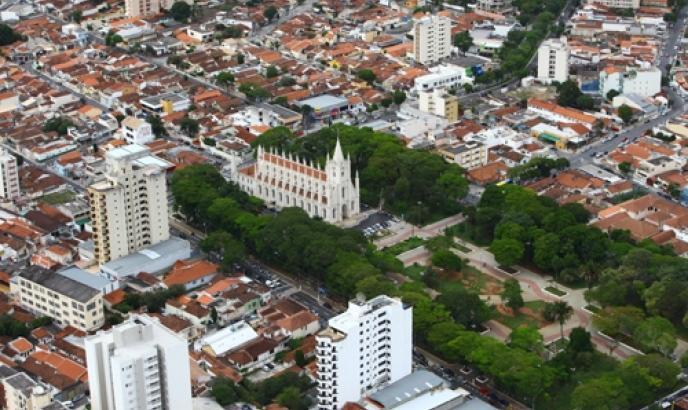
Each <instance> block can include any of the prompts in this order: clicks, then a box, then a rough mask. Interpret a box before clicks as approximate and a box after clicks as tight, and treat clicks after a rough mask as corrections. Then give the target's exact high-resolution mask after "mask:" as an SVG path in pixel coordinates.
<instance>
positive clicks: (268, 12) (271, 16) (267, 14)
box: [263, 5, 278, 21]
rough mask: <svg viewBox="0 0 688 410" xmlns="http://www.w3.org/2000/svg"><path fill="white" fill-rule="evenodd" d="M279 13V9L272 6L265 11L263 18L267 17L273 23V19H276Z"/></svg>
mask: <svg viewBox="0 0 688 410" xmlns="http://www.w3.org/2000/svg"><path fill="white" fill-rule="evenodd" d="M277 13H278V12H277V7H275V6H272V5H270V6H268V7H266V8H265V10H264V11H263V16H265V18H266V19H268V21H272V19H274V18H275V16H276V15H277Z"/></svg>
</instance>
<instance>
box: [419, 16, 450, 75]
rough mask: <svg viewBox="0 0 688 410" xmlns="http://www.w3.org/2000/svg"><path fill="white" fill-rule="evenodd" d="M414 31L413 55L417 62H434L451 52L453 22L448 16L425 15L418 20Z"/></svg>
mask: <svg viewBox="0 0 688 410" xmlns="http://www.w3.org/2000/svg"><path fill="white" fill-rule="evenodd" d="M413 31H414V39H413V55H414V58H415V60H416V61H417V62H419V63H421V64H433V63H436V62H438V61H440V60H441V59H443V58H445V57H449V55H450V54H451V50H452V44H451V22H450V20H449V19H448V18H446V17H442V16H427V17H423V18H422V19H420V20H418V21H417V22H416V24H415V25H414V27H413Z"/></svg>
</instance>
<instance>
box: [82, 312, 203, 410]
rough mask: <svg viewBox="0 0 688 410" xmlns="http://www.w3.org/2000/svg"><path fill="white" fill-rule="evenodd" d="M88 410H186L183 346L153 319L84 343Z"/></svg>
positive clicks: (187, 382) (136, 321) (132, 320)
mask: <svg viewBox="0 0 688 410" xmlns="http://www.w3.org/2000/svg"><path fill="white" fill-rule="evenodd" d="M85 350H86V363H87V365H88V384H89V390H90V392H91V408H92V409H93V410H112V409H117V410H162V409H166V410H188V409H190V408H192V407H193V406H192V405H191V376H190V369H189V352H188V347H187V342H186V340H184V339H183V338H182V337H180V336H178V335H176V334H174V333H173V332H172V331H170V330H169V329H167V328H166V327H165V326H163V325H161V324H160V322H159V321H158V320H157V319H156V318H152V317H150V316H143V315H134V316H132V317H131V318H130V319H129V320H128V321H126V322H124V323H122V324H120V325H118V326H115V327H113V328H112V329H110V330H108V331H101V332H99V333H98V334H96V335H93V336H89V337H87V338H86V339H85Z"/></svg>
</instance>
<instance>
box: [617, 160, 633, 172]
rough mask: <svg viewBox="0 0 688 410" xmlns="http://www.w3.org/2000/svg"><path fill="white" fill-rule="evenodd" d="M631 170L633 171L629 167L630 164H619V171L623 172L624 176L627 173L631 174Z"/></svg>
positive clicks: (630, 166) (631, 167)
mask: <svg viewBox="0 0 688 410" xmlns="http://www.w3.org/2000/svg"><path fill="white" fill-rule="evenodd" d="M632 169H633V166H632V165H631V163H630V162H626V161H624V162H622V163H620V164H619V171H621V172H623V173H624V174H628V173H629V172H631V170H632Z"/></svg>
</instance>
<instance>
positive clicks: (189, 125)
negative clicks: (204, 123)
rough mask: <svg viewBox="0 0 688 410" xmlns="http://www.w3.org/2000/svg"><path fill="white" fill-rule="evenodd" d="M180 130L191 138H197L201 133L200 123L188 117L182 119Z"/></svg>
mask: <svg viewBox="0 0 688 410" xmlns="http://www.w3.org/2000/svg"><path fill="white" fill-rule="evenodd" d="M179 128H180V129H181V130H182V131H183V132H184V133H186V135H187V136H188V137H189V138H194V137H196V135H198V131H200V126H199V124H198V121H197V120H195V119H193V118H191V117H188V116H186V117H184V118H182V120H181V122H180V123H179Z"/></svg>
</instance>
